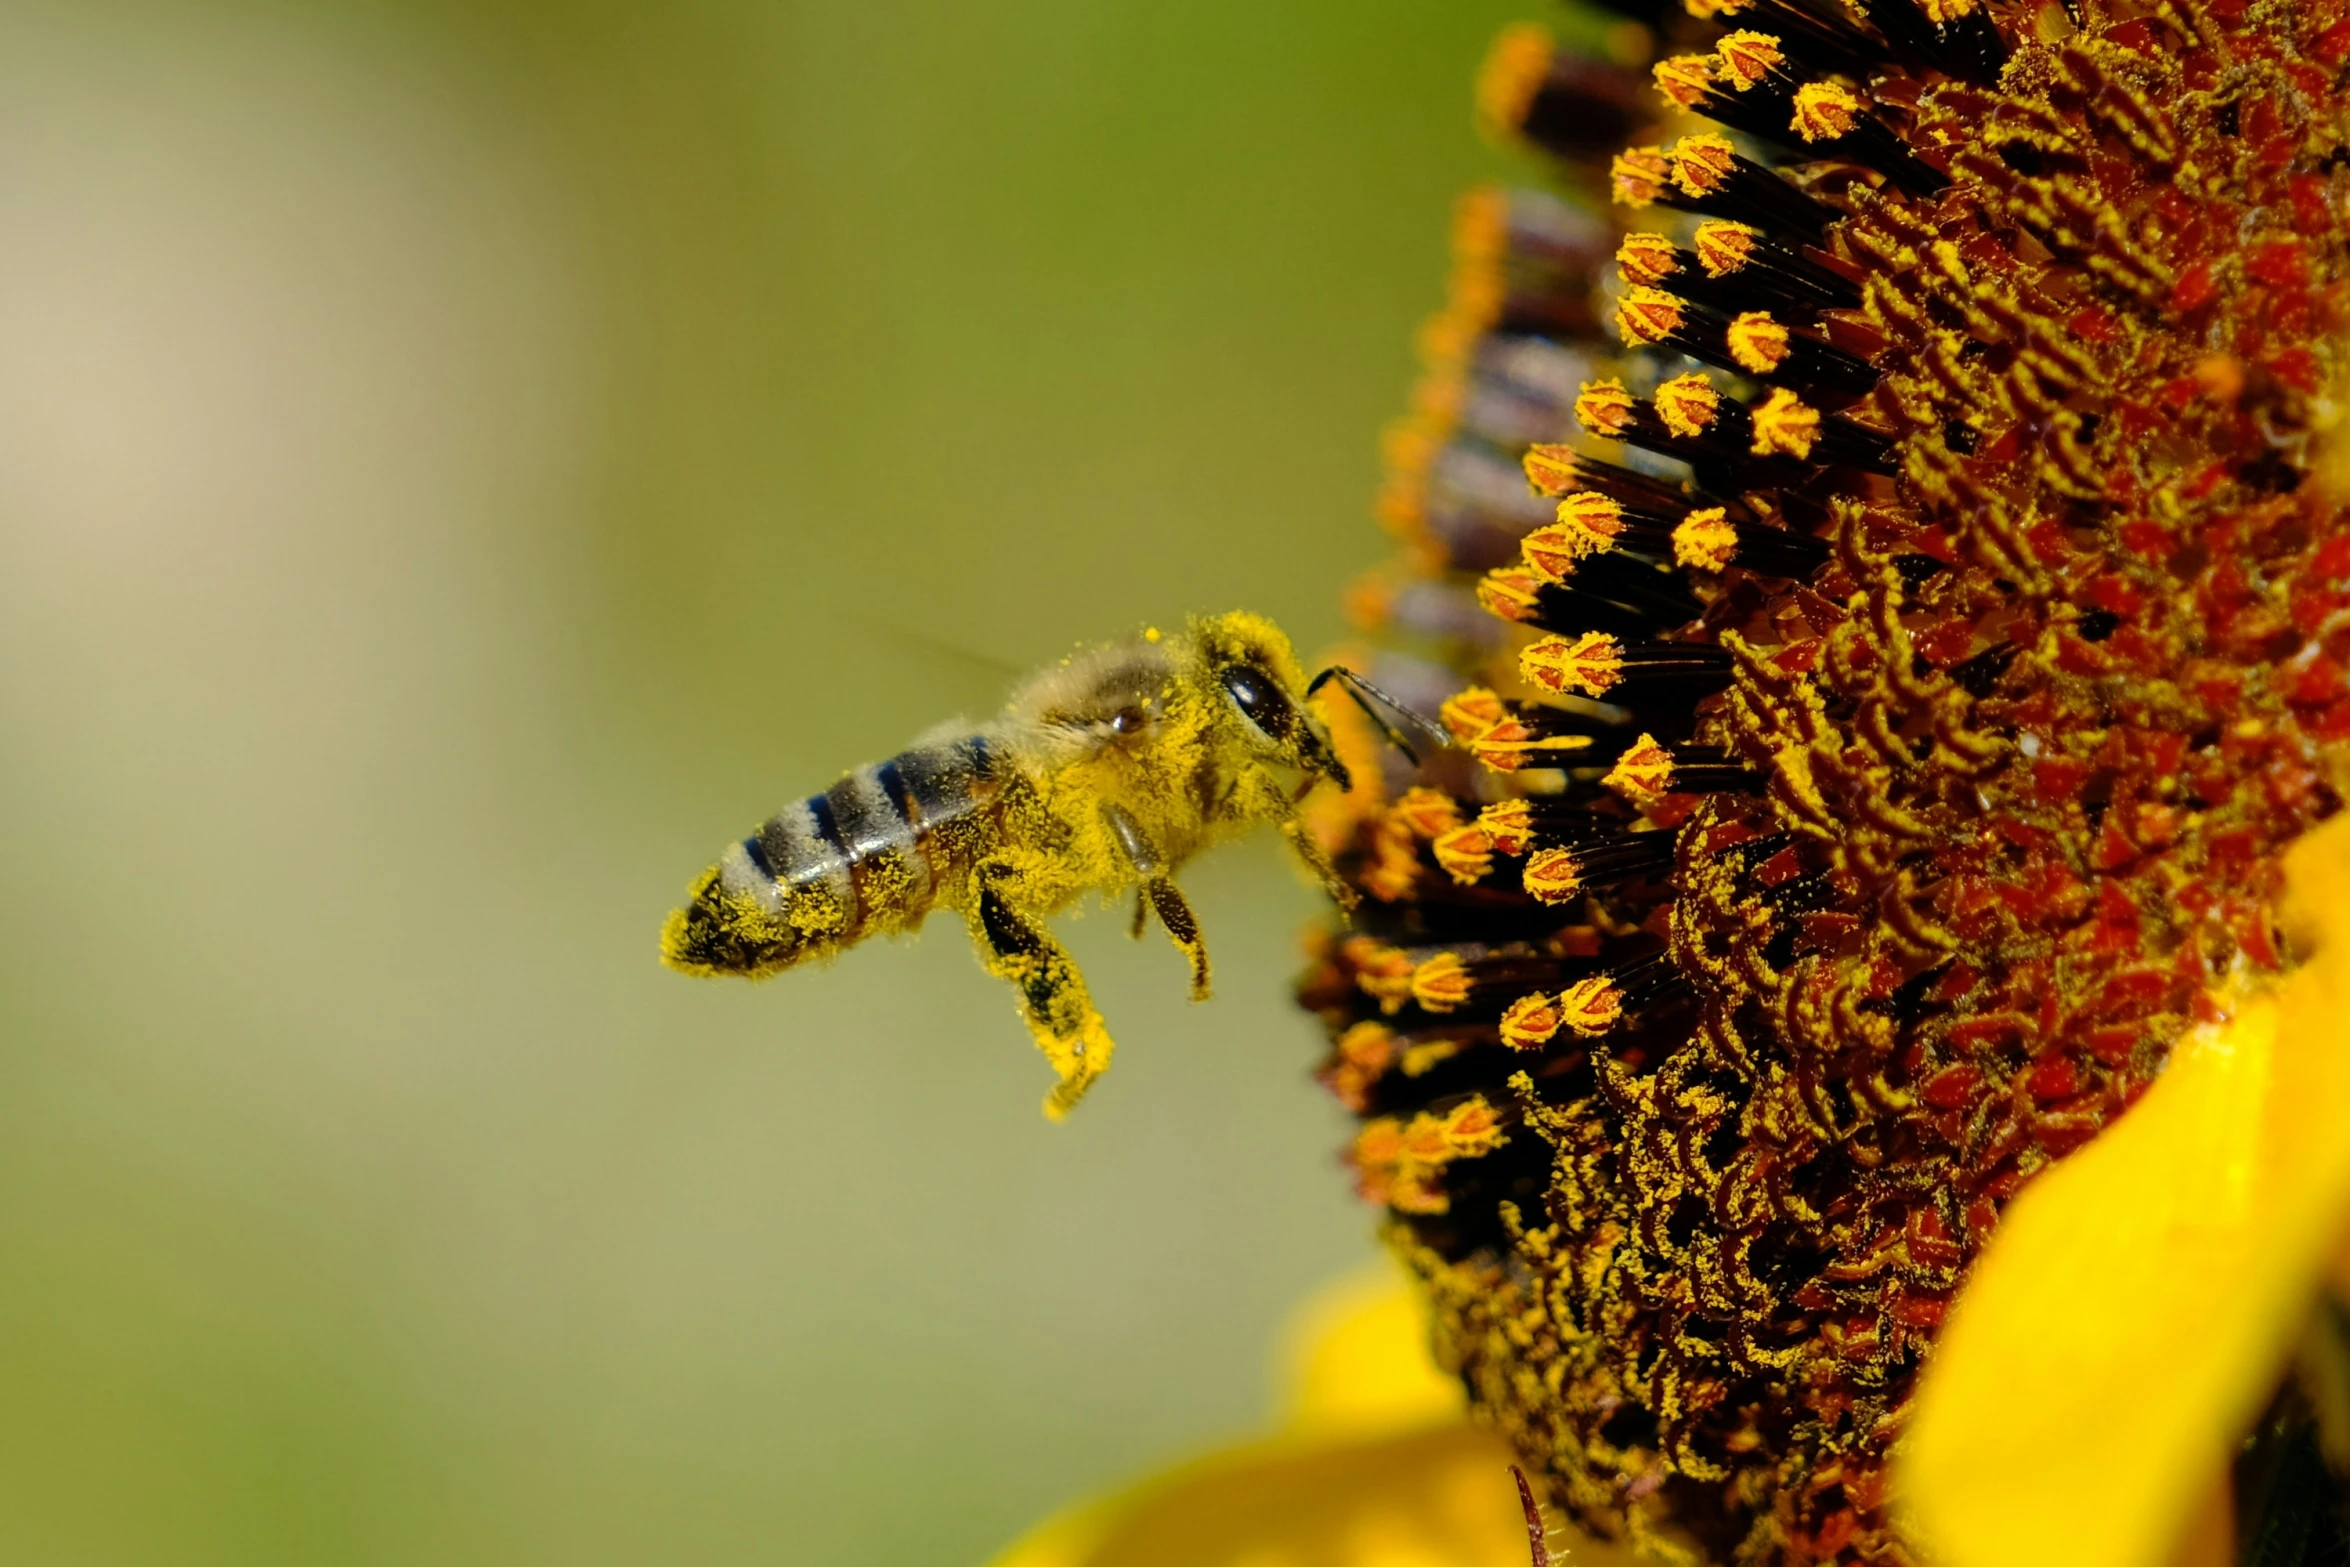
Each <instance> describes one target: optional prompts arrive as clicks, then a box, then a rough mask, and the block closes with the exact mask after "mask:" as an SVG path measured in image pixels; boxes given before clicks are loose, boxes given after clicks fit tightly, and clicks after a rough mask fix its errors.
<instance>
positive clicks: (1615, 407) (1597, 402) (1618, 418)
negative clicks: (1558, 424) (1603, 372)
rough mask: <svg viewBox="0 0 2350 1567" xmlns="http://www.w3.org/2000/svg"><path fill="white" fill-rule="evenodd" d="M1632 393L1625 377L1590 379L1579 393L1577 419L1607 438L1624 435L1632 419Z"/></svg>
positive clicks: (1576, 408) (1593, 431)
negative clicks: (1602, 379) (1625, 383)
mask: <svg viewBox="0 0 2350 1567" xmlns="http://www.w3.org/2000/svg"><path fill="white" fill-rule="evenodd" d="M1633 407H1634V404H1633V402H1632V394H1631V392H1629V391H1628V390H1626V389H1625V386H1624V383H1623V381H1622V380H1620V379H1619V378H1617V377H1615V376H1609V377H1608V378H1607V379H1606V380H1604V381H1586V382H1584V383H1583V388H1582V390H1581V391H1580V392H1578V393H1577V394H1576V396H1575V422H1576V423H1577V424H1579V425H1581V426H1582V427H1583V428H1584V429H1586V430H1588V431H1590V432H1591V433H1592V434H1593V435H1596V436H1599V437H1601V438H1602V439H1603V440H1611V441H1612V440H1618V439H1621V438H1622V436H1623V433H1624V429H1625V427H1626V426H1628V425H1629V424H1631V422H1632V410H1633Z"/></svg>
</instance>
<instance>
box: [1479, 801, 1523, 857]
mask: <svg viewBox="0 0 2350 1567" xmlns="http://www.w3.org/2000/svg"><path fill="white" fill-rule="evenodd" d="M1477 825H1478V826H1480V827H1482V828H1484V829H1485V836H1486V838H1487V840H1488V841H1490V842H1491V843H1492V845H1493V852H1494V853H1496V854H1502V855H1507V856H1509V857H1510V858H1511V859H1513V860H1514V859H1516V858H1517V857H1518V856H1519V855H1521V854H1524V853H1525V852H1526V849H1527V843H1526V839H1527V837H1528V835H1530V834H1531V833H1532V832H1533V831H1534V808H1533V807H1532V806H1530V805H1528V804H1527V803H1526V802H1525V801H1524V800H1515V799H1512V800H1496V801H1494V802H1493V803H1492V804H1491V805H1488V806H1487V807H1485V809H1484V810H1482V811H1479V812H1478V813H1477Z"/></svg>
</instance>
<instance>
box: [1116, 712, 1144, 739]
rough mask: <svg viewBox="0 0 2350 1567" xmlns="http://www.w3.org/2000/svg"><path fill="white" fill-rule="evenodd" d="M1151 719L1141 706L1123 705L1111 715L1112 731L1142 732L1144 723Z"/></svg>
mask: <svg viewBox="0 0 2350 1567" xmlns="http://www.w3.org/2000/svg"><path fill="white" fill-rule="evenodd" d="M1149 721H1150V720H1149V719H1148V718H1146V717H1145V716H1144V714H1143V711H1142V709H1141V708H1139V707H1122V708H1120V709H1119V710H1118V711H1117V712H1115V713H1113V714H1111V715H1110V733H1112V734H1118V735H1133V734H1140V733H1142V728H1143V725H1144V724H1146V723H1148V722H1149Z"/></svg>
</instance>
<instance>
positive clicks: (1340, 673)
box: [1306, 664, 1452, 767]
mask: <svg viewBox="0 0 2350 1567" xmlns="http://www.w3.org/2000/svg"><path fill="white" fill-rule="evenodd" d="M1333 680H1335V681H1337V682H1338V687H1339V689H1340V690H1342V691H1344V692H1345V693H1346V694H1347V695H1348V696H1349V697H1351V698H1353V700H1354V705H1355V706H1357V707H1359V708H1361V709H1362V710H1363V716H1365V717H1366V718H1368V719H1370V720H1371V722H1372V723H1374V724H1377V725H1378V726H1379V732H1380V733H1381V734H1383V735H1385V736H1386V737H1387V743H1388V744H1389V745H1392V746H1394V747H1395V748H1396V749H1397V750H1398V751H1401V752H1402V753H1403V754H1404V755H1405V756H1407V757H1409V758H1410V759H1411V763H1412V765H1413V766H1414V767H1417V766H1419V765H1420V753H1419V752H1417V751H1415V750H1413V749H1412V743H1411V742H1410V741H1409V740H1407V739H1405V738H1404V735H1403V731H1402V730H1400V729H1398V728H1396V727H1395V725H1394V724H1393V723H1391V722H1389V720H1388V717H1387V713H1383V712H1381V711H1380V710H1379V709H1380V708H1382V707H1383V708H1385V709H1387V712H1388V713H1393V714H1395V716H1396V717H1398V718H1400V719H1402V720H1403V721H1404V722H1405V723H1406V724H1407V725H1409V726H1410V727H1411V728H1413V729H1414V730H1416V731H1418V732H1419V733H1420V734H1422V735H1424V736H1426V737H1427V738H1428V739H1430V740H1433V741H1434V742H1435V743H1436V748H1437V749H1438V750H1439V751H1441V750H1443V749H1444V748H1445V747H1446V746H1448V745H1450V744H1452V737H1451V736H1450V735H1448V734H1446V733H1445V732H1444V731H1443V730H1441V729H1439V728H1437V727H1436V725H1434V724H1432V723H1430V722H1429V721H1428V720H1427V719H1425V718H1423V717H1421V716H1420V715H1419V714H1418V713H1415V712H1413V711H1412V710H1411V709H1410V708H1408V707H1406V706H1404V705H1403V704H1402V703H1401V702H1399V701H1397V700H1396V699H1395V698H1394V697H1391V696H1389V695H1388V694H1387V693H1386V692H1384V691H1382V690H1380V689H1379V688H1378V687H1377V686H1375V685H1373V684H1371V682H1370V681H1368V680H1365V679H1364V678H1363V677H1362V676H1361V675H1358V674H1356V673H1355V672H1354V671H1353V670H1351V669H1349V668H1347V667H1346V666H1345V665H1344V664H1332V665H1331V666H1330V667H1329V668H1328V669H1325V670H1323V671H1322V672H1321V673H1320V674H1318V675H1316V676H1315V677H1314V678H1313V679H1311V680H1309V681H1307V682H1306V695H1307V696H1309V697H1310V696H1312V695H1313V694H1314V693H1315V692H1317V691H1319V690H1321V689H1322V688H1323V687H1324V686H1326V685H1328V684H1329V683H1330V682H1332V681H1333ZM1373 702H1377V703H1378V704H1379V706H1378V707H1374V706H1372V705H1371V704H1372V703H1373Z"/></svg>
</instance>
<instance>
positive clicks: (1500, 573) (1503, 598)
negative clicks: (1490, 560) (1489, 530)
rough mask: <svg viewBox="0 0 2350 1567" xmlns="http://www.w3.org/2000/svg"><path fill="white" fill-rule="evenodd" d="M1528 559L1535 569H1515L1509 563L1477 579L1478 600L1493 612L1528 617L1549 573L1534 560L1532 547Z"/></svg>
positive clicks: (1510, 618)
mask: <svg viewBox="0 0 2350 1567" xmlns="http://www.w3.org/2000/svg"><path fill="white" fill-rule="evenodd" d="M1526 563H1527V564H1528V565H1529V566H1533V567H1534V569H1533V570H1532V571H1512V570H1510V569H1508V568H1507V567H1503V568H1500V569H1498V570H1494V571H1489V572H1487V573H1486V574H1485V575H1484V576H1482V577H1480V578H1479V579H1478V580H1477V602H1478V604H1479V605H1481V606H1482V607H1483V608H1484V610H1485V612H1486V613H1487V614H1489V615H1498V616H1500V617H1501V618H1502V619H1503V620H1524V619H1525V618H1526V617H1527V616H1528V615H1531V614H1532V613H1534V595H1535V593H1536V592H1537V591H1538V590H1539V589H1540V588H1541V586H1542V582H1543V580H1544V578H1546V577H1548V576H1549V574H1548V573H1546V572H1544V571H1543V570H1542V568H1541V567H1540V566H1537V565H1535V564H1534V556H1533V554H1532V552H1531V549H1529V550H1528V553H1527V555H1526Z"/></svg>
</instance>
